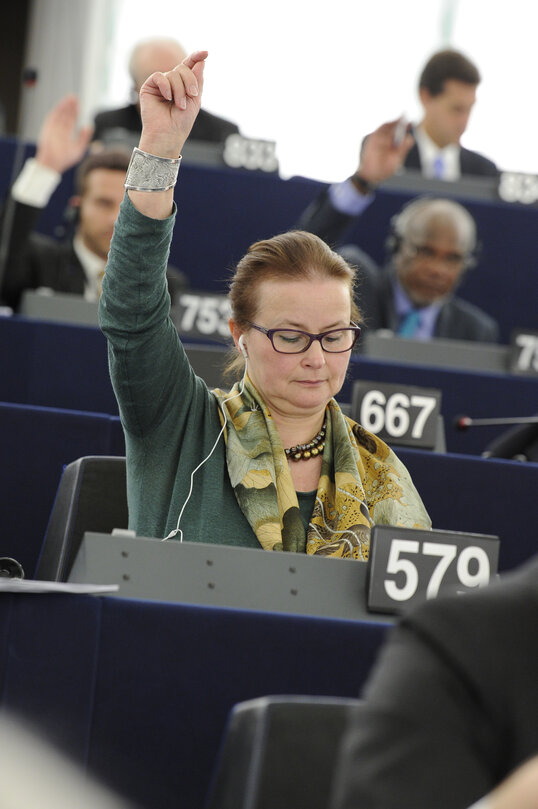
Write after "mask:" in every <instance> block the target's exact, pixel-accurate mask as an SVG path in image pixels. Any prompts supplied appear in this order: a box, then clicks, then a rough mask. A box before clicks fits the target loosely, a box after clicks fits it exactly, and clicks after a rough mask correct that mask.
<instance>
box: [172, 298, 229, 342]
mask: <svg viewBox="0 0 538 809" xmlns="http://www.w3.org/2000/svg"><path fill="white" fill-rule="evenodd" d="M170 314H171V317H172V320H173V321H174V325H175V327H176V329H177V330H178V332H179V334H180V335H181V337H190V338H192V339H194V340H196V339H202V340H212V341H216V342H219V343H222V342H227V340H228V339H229V337H230V329H229V327H228V319H229V317H230V314H231V310H230V302H229V300H228V296H227V295H217V294H213V295H212V294H210V293H207V294H206V293H202V292H184V293H182V294H181V295H180V296H179V298H178V301H177V303H176V304H175V305H174V306H173V307H172V310H171V312H170Z"/></svg>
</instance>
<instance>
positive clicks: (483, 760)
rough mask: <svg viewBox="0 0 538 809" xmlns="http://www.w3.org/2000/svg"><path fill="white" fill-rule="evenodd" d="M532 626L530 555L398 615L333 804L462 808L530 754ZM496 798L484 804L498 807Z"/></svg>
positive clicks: (536, 613) (372, 808)
mask: <svg viewBox="0 0 538 809" xmlns="http://www.w3.org/2000/svg"><path fill="white" fill-rule="evenodd" d="M537 629H538V557H534V559H533V560H531V561H530V562H528V563H527V564H526V565H525V566H523V567H522V568H520V569H519V570H518V571H516V572H514V571H512V572H510V573H507V574H504V576H503V578H502V579H501V581H500V582H499V583H494V584H491V585H489V586H488V587H486V588H483V589H480V590H478V591H477V592H475V593H472V594H469V595H465V596H451V597H443V598H439V599H435V600H433V601H429V602H426V603H425V604H423V605H422V606H421V607H418V608H417V609H415V610H414V611H413V612H411V613H409V614H408V615H407V616H405V617H404V618H403V619H401V621H400V623H399V625H398V626H397V627H396V628H395V629H394V631H392V632H391V635H390V636H389V639H388V641H387V643H386V645H385V647H384V648H383V650H382V652H381V654H380V656H379V658H378V660H377V661H376V664H375V666H374V668H373V670H372V672H371V674H370V677H369V679H368V682H367V684H366V686H365V688H364V691H363V694H362V696H363V697H364V703H363V704H362V705H361V706H360V708H359V710H358V712H357V715H356V718H355V719H354V721H353V725H352V727H351V728H350V729H349V732H348V735H347V737H346V739H345V744H344V746H343V749H342V756H341V766H340V767H339V768H338V772H337V774H336V785H335V797H334V801H333V802H332V804H331V807H332V809H362V807H368V809H432V807H435V809H467V807H470V806H471V805H472V804H473V802H475V801H477V800H479V799H481V798H482V796H484V795H486V794H487V793H489V792H490V791H491V790H492V789H495V788H496V787H497V786H498V785H499V784H500V783H501V782H502V781H503V779H505V778H506V777H507V776H508V775H509V774H510V773H511V772H513V771H514V770H516V769H517V768H519V767H520V766H521V765H522V764H523V763H524V762H525V761H526V760H527V759H529V758H530V757H531V756H536V754H537V753H538V687H537V680H538V631H537ZM534 773H535V775H534V784H535V787H538V780H537V778H536V766H534ZM494 796H495V797H497V796H496V793H495V792H494V793H493V795H492V796H491V802H489V801H490V799H487V801H486V803H485V804H484V809H485V807H486V806H488V807H489V806H491V807H495V806H505V805H506V804H505V803H503V802H499V803H497V802H496V800H493V797H494ZM534 801H535V802H534V803H529V804H527V803H525V802H523V801H522V802H518V801H515V802H513V803H511V804H510V803H508V804H507V805H508V806H514V807H516V806H518V807H522V806H524V805H525V806H531V805H532V806H538V793H535V794H534ZM480 806H482V804H480ZM477 809H478V807H477Z"/></svg>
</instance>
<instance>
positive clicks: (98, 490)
mask: <svg viewBox="0 0 538 809" xmlns="http://www.w3.org/2000/svg"><path fill="white" fill-rule="evenodd" d="M127 525H128V514H127V487H126V471H125V458H123V457H116V456H106V455H104V456H99V455H88V456H85V457H83V458H78V459H77V460H76V461H73V462H72V463H70V464H68V465H67V466H66V467H65V469H64V471H63V474H62V477H61V480H60V484H59V486H58V491H57V493H56V499H55V501H54V505H53V507H52V511H51V515H50V518H49V523H48V526H47V530H46V533H45V538H44V541H43V546H42V549H41V555H40V558H39V561H38V563H37V568H36V572H35V576H34V578H35V579H39V580H42V581H67V578H68V576H69V572H70V570H71V567H72V565H73V562H74V560H75V557H76V555H77V552H78V550H79V547H80V544H81V542H82V537H83V536H84V533H85V531H97V532H99V533H111V532H112V530H113V529H114V528H127Z"/></svg>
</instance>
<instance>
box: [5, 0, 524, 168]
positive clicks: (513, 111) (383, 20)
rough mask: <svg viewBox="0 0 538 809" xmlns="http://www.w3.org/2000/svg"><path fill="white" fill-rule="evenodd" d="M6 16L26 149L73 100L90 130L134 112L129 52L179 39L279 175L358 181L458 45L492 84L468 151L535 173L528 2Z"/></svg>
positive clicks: (8, 91) (59, 0) (93, 7)
mask: <svg viewBox="0 0 538 809" xmlns="http://www.w3.org/2000/svg"><path fill="white" fill-rule="evenodd" d="M5 15H6V20H5V25H4V31H3V35H2V36H3V38H4V40H5V41H4V43H3V46H2V53H1V55H0V60H1V67H2V70H1V77H0V92H1V96H0V97H1V98H2V101H3V103H4V107H5V113H6V114H5V131H6V132H8V133H11V134H19V135H22V136H23V137H24V138H26V139H28V140H35V138H36V136H37V132H38V129H39V125H40V123H41V121H42V120H43V117H44V115H45V113H46V112H47V110H48V109H49V108H50V107H51V105H52V104H53V103H54V102H55V101H57V100H58V99H59V98H60V97H61V96H62V95H63V94H64V93H66V92H68V91H71V92H75V93H77V95H78V96H79V98H80V100H81V119H82V121H83V122H90V121H91V120H92V118H93V115H94V113H95V112H96V111H97V110H101V109H106V108H109V107H115V106H118V105H120V106H121V105H122V104H124V103H126V102H127V101H128V100H129V94H130V88H131V83H130V79H129V75H128V70H127V62H128V56H129V52H130V49H131V47H132V45H133V43H134V42H135V41H137V40H138V39H141V38H145V37H148V36H153V35H164V36H173V37H175V38H177V39H178V40H179V41H180V42H181V43H182V44H183V45H184V46H185V48H186V49H187V50H189V51H190V50H195V49H197V48H202V47H203V48H207V49H208V50H209V52H210V56H209V60H208V63H207V70H206V89H205V91H204V107H205V108H206V109H207V110H209V111H210V112H214V113H216V114H218V115H221V116H223V117H225V118H229V119H230V120H232V121H235V122H236V123H237V124H238V125H239V127H240V129H241V132H242V134H244V135H246V136H247V137H252V138H261V139H268V140H274V141H276V144H277V156H278V159H279V163H280V174H281V176H283V177H290V176H294V175H301V176H304V177H310V178H313V179H318V180H323V181H334V180H338V179H342V178H344V177H345V176H347V175H348V174H349V173H351V172H352V171H353V170H354V168H355V164H356V160H357V153H358V147H359V144H360V142H361V139H362V137H363V136H364V135H365V134H366V133H367V132H369V131H370V130H371V129H372V128H374V127H376V126H377V125H378V124H379V123H381V122H382V121H385V120H388V119H391V118H396V117H398V116H400V115H401V114H402V113H405V114H406V115H407V117H408V118H409V119H410V120H416V119H417V116H418V111H419V106H418V97H417V92H416V85H417V80H418V75H419V72H420V69H421V68H422V66H423V64H424V62H425V61H426V59H427V58H428V57H429V56H430V55H431V53H433V52H434V51H436V50H438V49H439V48H441V47H443V46H452V47H455V48H458V49H460V50H462V51H463V52H464V53H466V54H467V55H468V56H469V57H470V58H471V59H472V60H473V61H474V62H475V63H476V64H477V65H478V67H479V69H480V71H481V73H482V83H481V84H480V86H479V88H478V101H477V104H476V108H475V110H474V112H473V115H472V118H471V122H470V126H469V128H468V130H467V132H466V133H465V135H464V137H463V140H462V143H463V145H465V146H467V147H468V148H471V149H476V150H477V151H481V152H483V153H484V154H486V155H487V156H488V157H490V158H491V159H493V160H494V161H495V162H496V163H497V165H498V166H499V167H500V168H501V169H504V170H510V171H521V172H529V173H538V153H537V150H536V144H535V140H536V100H535V95H534V92H535V91H534V89H533V88H534V78H535V76H536V72H537V67H538V57H537V53H536V44H535V38H536V24H537V22H538V6H537V5H536V4H534V3H529V2H528V0H511V2H505V1H504V0H490V1H489V2H485V1H484V0H459V2H458V0H407V2H406V3H402V2H401V0H378V2H375V3H373V2H371V1H369V2H367V1H366V0H352V2H349V0H332V2H331V3H329V4H326V5H324V6H322V7H316V5H315V4H313V3H312V2H311V0H272V2H271V3H270V4H267V5H262V4H257V3H252V2H251V0H228V1H227V2H222V0H205V2H203V3H200V4H197V3H193V2H190V3H186V2H181V1H180V2H178V0H152V1H151V2H150V3H149V2H144V0H90V2H88V0H33V2H32V0H19V2H18V3H17V4H16V7H11V8H9V9H8V10H6V12H5ZM25 69H26V71H27V73H26V74H25V75H26V79H27V81H26V84H25V83H24V82H23V80H22V76H23V73H22V71H23V70H25ZM28 69H30V70H29V71H28Z"/></svg>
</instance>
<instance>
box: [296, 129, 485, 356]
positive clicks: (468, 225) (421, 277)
mask: <svg viewBox="0 0 538 809" xmlns="http://www.w3.org/2000/svg"><path fill="white" fill-rule="evenodd" d="M397 126H398V122H397V121H392V122H389V123H387V124H383V125H382V126H380V127H379V128H378V129H376V130H375V132H373V133H372V134H371V135H369V136H368V137H367V138H366V139H365V141H364V143H363V148H362V150H361V156H360V162H359V166H358V169H357V171H356V172H355V174H353V175H352V176H351V177H350V178H349V179H347V180H345V181H344V182H343V183H335V184H333V185H331V186H330V187H329V188H328V189H326V190H324V191H323V192H322V193H321V194H320V195H319V196H318V197H317V199H315V200H314V202H313V203H311V205H310V206H309V207H308V208H307V209H306V211H305V212H304V213H303V215H302V217H301V219H300V221H299V223H298V227H299V228H301V229H303V230H307V231H310V232H311V233H316V234H317V235H318V236H320V237H321V238H322V239H324V240H325V241H326V242H328V243H329V244H335V243H338V242H339V241H340V239H341V236H342V234H343V233H344V232H345V230H346V228H347V227H348V226H349V225H350V224H351V223H352V222H353V220H354V219H355V217H357V216H360V214H361V213H362V212H363V211H364V210H365V209H366V208H367V207H368V206H369V205H370V204H371V202H372V201H373V199H374V197H375V186H376V185H377V184H378V183H380V182H382V181H383V180H386V179H387V178H388V177H390V176H391V175H392V174H394V172H395V171H396V170H397V169H398V168H399V167H400V166H401V165H402V162H403V160H404V159H405V156H406V154H407V152H408V151H409V149H410V147H411V145H412V144H413V138H412V136H411V135H406V136H405V137H404V139H403V140H402V142H401V143H398V142H397V139H396V140H395V132H396V128H397ZM476 245H477V237H476V227H475V222H474V219H473V217H472V216H471V214H470V213H469V211H467V209H466V208H464V207H463V206H462V205H460V204H459V203H457V202H453V201H451V200H448V199H444V198H418V199H415V200H413V201H412V202H410V203H408V204H407V205H406V206H404V208H403V209H402V210H401V211H400V213H399V214H397V215H396V216H395V217H393V219H392V221H391V229H390V234H389V237H388V239H387V248H388V252H389V262H388V265H387V266H386V267H384V268H383V269H380V268H379V267H377V265H376V264H375V262H374V261H373V260H372V259H371V257H370V256H368V255H367V254H366V253H364V251H362V250H361V249H360V248H359V247H358V246H356V245H345V246H343V247H342V248H340V249H339V251H338V252H340V253H341V255H343V256H344V258H346V259H347V260H348V261H350V262H351V263H353V264H356V265H358V267H359V279H360V284H359V289H358V294H359V299H358V304H359V307H360V309H361V311H362V312H363V315H364V319H365V326H366V327H367V328H370V329H390V330H391V331H393V332H394V333H395V334H398V335H400V336H401V337H408V338H414V339H419V340H428V339H431V338H432V337H439V338H445V339H446V338H448V339H454V340H475V341H478V342H497V341H498V339H499V329H498V324H497V323H496V321H495V320H494V319H493V318H492V317H490V316H489V315H487V314H486V313H485V312H483V311H482V310H481V309H479V308H478V307H477V306H474V305H473V304H471V303H468V302H467V301H464V300H462V299H461V298H459V297H457V296H456V295H455V292H456V289H457V288H458V285H459V284H460V282H461V281H462V278H463V276H464V273H465V271H466V269H467V268H468V267H470V266H472V264H474V263H475V259H474V253H475V250H476Z"/></svg>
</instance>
